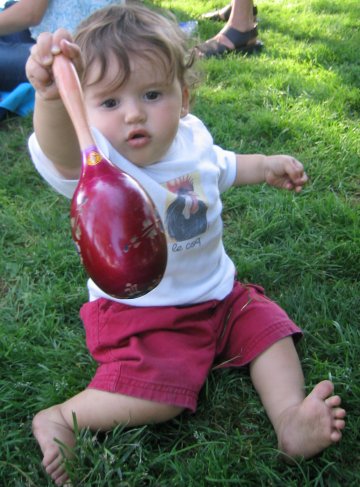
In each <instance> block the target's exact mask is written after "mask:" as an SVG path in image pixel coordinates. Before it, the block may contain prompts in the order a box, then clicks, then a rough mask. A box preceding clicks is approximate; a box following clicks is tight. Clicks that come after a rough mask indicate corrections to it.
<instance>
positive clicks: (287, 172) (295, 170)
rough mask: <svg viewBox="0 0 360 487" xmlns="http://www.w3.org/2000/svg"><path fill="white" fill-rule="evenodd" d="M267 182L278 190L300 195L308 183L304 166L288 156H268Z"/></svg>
mask: <svg viewBox="0 0 360 487" xmlns="http://www.w3.org/2000/svg"><path fill="white" fill-rule="evenodd" d="M265 181H266V182H267V183H268V184H270V185H271V186H275V187H276V188H282V189H288V190H294V191H296V192H297V193H299V192H300V191H301V190H302V187H303V186H304V184H306V182H307V181H308V177H307V175H306V173H305V171H304V166H303V165H302V164H301V162H299V161H298V160H297V159H295V158H294V157H291V156H286V155H276V156H268V157H267V158H266V163H265Z"/></svg>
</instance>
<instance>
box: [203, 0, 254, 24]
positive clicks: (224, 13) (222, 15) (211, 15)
mask: <svg viewBox="0 0 360 487" xmlns="http://www.w3.org/2000/svg"><path fill="white" fill-rule="evenodd" d="M257 13H258V10H257V6H256V5H254V7H253V15H254V22H256V16H257ZM230 14H231V3H229V5H227V6H226V7H224V8H222V9H220V10H215V11H213V12H208V13H206V14H203V15H202V16H201V19H202V20H212V21H213V22H227V21H228V20H229V18H230Z"/></svg>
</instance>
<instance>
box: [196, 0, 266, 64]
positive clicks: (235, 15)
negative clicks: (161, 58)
mask: <svg viewBox="0 0 360 487" xmlns="http://www.w3.org/2000/svg"><path fill="white" fill-rule="evenodd" d="M253 9H254V5H253V1H252V0H232V8H231V12H230V16H229V20H228V21H227V22H226V24H225V25H224V27H223V28H222V29H221V31H220V32H218V34H216V35H215V36H214V37H213V38H212V39H210V40H209V41H206V42H205V43H203V44H200V45H199V46H197V50H198V53H199V56H200V57H202V56H205V57H209V56H213V55H217V54H224V53H228V52H231V51H233V50H234V49H236V50H240V51H242V52H248V53H251V52H253V51H256V50H259V49H261V48H262V43H261V42H260V41H258V40H257V26H256V23H255V22H254V13H253Z"/></svg>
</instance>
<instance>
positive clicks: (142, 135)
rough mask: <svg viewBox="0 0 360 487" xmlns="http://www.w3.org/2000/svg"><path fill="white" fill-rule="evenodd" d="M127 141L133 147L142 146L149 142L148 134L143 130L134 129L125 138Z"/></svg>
mask: <svg viewBox="0 0 360 487" xmlns="http://www.w3.org/2000/svg"><path fill="white" fill-rule="evenodd" d="M126 141H127V143H128V144H129V145H130V146H131V147H133V148H137V147H143V146H144V145H146V144H148V143H149V142H150V135H149V134H148V133H147V132H146V131H145V130H134V131H132V132H130V133H129V134H128V136H127V138H126Z"/></svg>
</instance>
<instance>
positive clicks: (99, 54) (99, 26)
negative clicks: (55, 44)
mask: <svg viewBox="0 0 360 487" xmlns="http://www.w3.org/2000/svg"><path fill="white" fill-rule="evenodd" d="M75 42H76V43H77V44H78V45H79V46H80V48H81V52H82V56H83V61H84V66H85V68H84V72H83V74H82V83H86V81H87V76H88V73H89V68H90V67H91V66H92V64H93V63H94V61H96V62H99V63H100V73H99V77H98V79H97V80H96V81H95V82H97V81H100V80H101V79H102V78H103V77H104V76H105V74H106V72H107V70H108V69H109V64H110V62H111V61H110V59H111V57H112V56H111V55H113V56H114V58H115V59H116V61H117V62H118V63H119V76H118V78H117V79H116V80H114V85H116V86H121V85H122V84H123V83H125V82H126V81H127V79H128V78H129V76H130V60H131V59H132V58H133V57H134V56H136V57H137V58H139V57H140V58H143V59H146V60H150V61H152V62H154V61H155V62H157V63H160V64H161V67H163V68H164V70H165V72H166V74H167V76H168V77H169V80H170V81H172V80H173V79H175V78H176V77H177V78H178V80H179V81H180V83H181V85H183V86H184V85H186V86H188V87H191V86H192V85H193V84H194V82H195V80H196V76H195V74H194V73H193V71H192V69H191V68H192V66H193V63H194V56H193V55H191V54H189V50H188V46H187V38H186V36H185V34H184V33H183V32H182V31H181V29H180V28H179V27H178V24H177V22H176V20H175V17H173V16H171V14H170V13H169V12H167V17H165V15H163V14H160V13H158V12H155V11H154V10H153V9H150V8H147V7H145V6H142V5H138V4H135V5H134V4H132V5H110V6H108V7H105V8H102V9H99V10H97V11H96V12H94V13H93V14H92V15H90V16H89V17H88V18H87V19H85V20H84V21H83V22H82V23H81V24H80V25H79V27H78V29H77V31H76V33H75Z"/></svg>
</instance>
